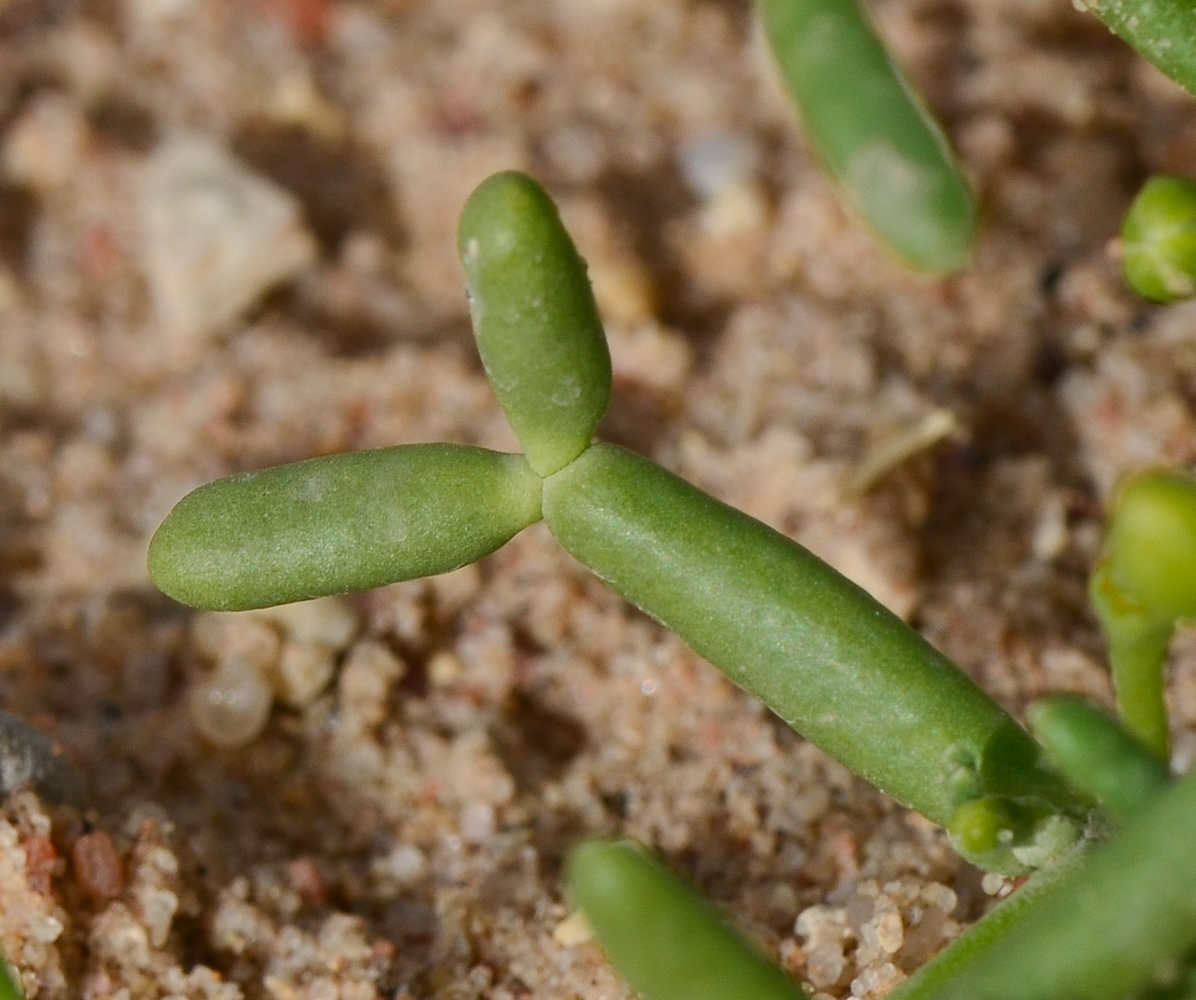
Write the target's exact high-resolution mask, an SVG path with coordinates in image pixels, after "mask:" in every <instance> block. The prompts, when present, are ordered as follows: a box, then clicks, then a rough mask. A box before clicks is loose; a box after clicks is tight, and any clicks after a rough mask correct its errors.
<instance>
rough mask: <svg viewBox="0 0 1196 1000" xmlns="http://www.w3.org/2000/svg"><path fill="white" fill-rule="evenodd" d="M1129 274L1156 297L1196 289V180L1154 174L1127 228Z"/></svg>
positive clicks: (1182, 295)
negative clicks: (1155, 175)
mask: <svg viewBox="0 0 1196 1000" xmlns="http://www.w3.org/2000/svg"><path fill="white" fill-rule="evenodd" d="M1121 241H1122V243H1123V244H1124V250H1125V261H1124V268H1125V280H1126V282H1127V284H1129V286H1130V287H1131V288H1132V289H1133V290H1134V291H1135V292H1137V293H1138V294H1139V295H1141V296H1142V297H1143V298H1147V299H1150V300H1151V301H1152V302H1175V301H1177V300H1178V299H1186V298H1190V297H1191V296H1193V295H1196V183H1193V182H1192V181H1190V180H1187V179H1185V178H1183V177H1168V176H1165V175H1160V176H1157V177H1152V178H1150V180H1148V181H1147V182H1146V183H1145V184H1144V185H1143V187H1142V190H1141V191H1139V192H1138V197H1137V198H1135V199H1134V203H1133V204H1132V205H1131V206H1130V210H1129V212H1128V213H1127V215H1126V217H1125V223H1124V224H1123V226H1122V229H1121Z"/></svg>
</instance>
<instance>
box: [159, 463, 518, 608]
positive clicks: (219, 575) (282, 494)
mask: <svg viewBox="0 0 1196 1000" xmlns="http://www.w3.org/2000/svg"><path fill="white" fill-rule="evenodd" d="M539 518H540V477H539V476H537V475H536V474H535V473H534V472H532V471H531V469H530V468H528V465H527V462H525V461H524V459H523V456H522V455H503V454H499V453H498V452H493V451H487V450H486V449H484V448H473V447H469V446H467V445H454V444H422V445H401V446H398V447H395V448H381V449H377V450H374V451H359V452H351V453H348V454H344V455H329V456H325V457H323V458H313V459H310V460H308V461H306V462H295V463H293V464H291V465H283V466H278V467H277V468H273V469H263V470H262V471H260V472H248V473H241V474H239V475H235V476H229V477H227V478H225V479H219V480H217V481H216V482H214V483H208V484H207V485H206V486H201V487H199V489H197V490H194V491H192V492H191V493H189V494H187V496H185V497H183V499H182V500H180V501H179V502H178V504H177V505H176V506H175V508H174V510H172V511H171V512H170V515H169V516H168V517H167V518H166V520H165V521H164V522H163V523H162V525H161V526H160V527H159V528H158V530H157V532H156V533H155V534H154V537H153V540H152V541H151V542H150V548H149V570H150V576H151V577H152V578H153V580H154V582H155V583H156V584H157V585H158V587H159V588H161V590H162V591H164V592H165V593H166V594H168V595H169V596H171V597H173V598H174V599H175V600H177V601H181V602H182V603H184V604H189V605H191V606H192V607H197V608H208V609H212V610H219V611H240V610H245V609H248V608H261V607H269V606H271V605H274V604H285V603H287V602H289V601H301V600H305V599H307V598H311V597H321V596H323V595H325V594H342V593H346V592H348V591H352V590H365V589H367V588H370V587H380V586H382V585H384V584H388V583H395V582H396V581H398V580H411V579H415V578H417V577H421V576H431V575H433V574H436V573H445V572H447V571H449V570H452V569H456V568H457V567H459V566H464V565H465V564H466V563H470V562H474V561H476V560H478V559H481V558H482V557H483V556H485V555H488V554H489V553H491V552H493V551H494V550H495V549H497V548H498V547H499V546H500V545H503V544H504V543H505V542H506V541H507V540H508V539H510V538H511V536H513V535H514V534H515V533H516V532H518V531H521V530H522V529H523V528H525V527H527V525H529V524H531V523H532V522H534V521H537V520H539Z"/></svg>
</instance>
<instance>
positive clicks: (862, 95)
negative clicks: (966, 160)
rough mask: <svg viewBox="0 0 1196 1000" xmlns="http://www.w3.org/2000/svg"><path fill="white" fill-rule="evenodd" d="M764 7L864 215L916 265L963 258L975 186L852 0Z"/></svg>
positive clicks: (769, 2)
mask: <svg viewBox="0 0 1196 1000" xmlns="http://www.w3.org/2000/svg"><path fill="white" fill-rule="evenodd" d="M760 15H761V19H762V21H763V22H764V30H765V33H766V34H767V36H768V40H769V43H770V44H771V46H772V51H773V54H774V55H775V57H776V60H777V63H778V65H779V66H780V69H781V76H782V77H783V79H784V81H785V84H786V86H787V88H788V90H789V94H790V96H791V97H792V98H793V101H794V102H795V104H796V105H797V109H798V113H799V114H800V116H801V120H802V124H803V125H804V127H805V132H806V136H807V137H808V138H809V140H810V143H811V144H812V145H813V147H814V149H815V151H816V152H817V153H818V155H819V157H820V158H821V159H822V161H823V163H824V164H825V165H826V167H827V169H828V170H830V172H831V173H832V174H833V175H834V176H835V177H836V178H837V179H838V180H839V182H840V183H841V184H842V185H843V188H844V191H845V193H846V195H847V198H848V200H849V201H850V202H851V204H852V205H853V206H854V207H855V209H856V211H858V212H859V213H860V215H861V216H862V217H863V219H864V221H865V222H867V223H868V225H869V226H871V227H872V229H873V230H874V231H875V232H876V234H877V235H878V236H879V237H880V238H881V239H882V240H883V241H884V242H885V243H887V244H888V245H889V247H890V248H891V249H892V250H893V252H894V253H896V254H897V256H899V257H900V258H901V259H902V260H904V261H905V262H906V263H907V264H909V265H910V266H912V267H915V268H918V269H919V270H924V271H932V272H938V273H945V272H950V271H955V270H958V269H959V268H962V267H964V266H965V265H966V264H967V261H968V257H969V254H970V252H971V246H972V240H973V238H974V235H975V223H976V220H975V209H974V207H973V204H972V197H971V194H970V193H969V191H968V186H967V184H966V182H965V181H964V179H963V176H962V175H961V174H960V172H959V168H958V167H957V166H956V164H955V159H954V157H953V155H952V153H951V149H950V146H949V145H948V143H947V140H946V138H945V137H944V135H943V133H942V130H941V129H940V128H939V126H938V125H937V123H936V122H935V121H934V119H933V118H932V117H931V116H930V114H929V112H928V111H927V110H926V109H925V108H924V107H923V106H922V104H921V102H920V101H919V100H918V98H917V96H916V95H915V94H914V93H913V90H912V88H911V87H910V85H909V83H908V82H907V81H906V80H905V78H904V76H903V75H902V73H901V71H900V70H899V69H898V68H897V67H896V66H895V65H894V64H893V62H892V60H891V59H890V58H889V55H888V53H887V52H886V51H885V48H884V46H883V45H882V44H881V42H880V39H879V38H877V36H876V33H875V31H874V30H873V29H872V26H871V25H870V24H869V23H868V19H867V17H866V15H865V14H864V12H863V11H862V10H861V9H860V7H859V5H858V4H857V3H856V2H855V0H761V2H760Z"/></svg>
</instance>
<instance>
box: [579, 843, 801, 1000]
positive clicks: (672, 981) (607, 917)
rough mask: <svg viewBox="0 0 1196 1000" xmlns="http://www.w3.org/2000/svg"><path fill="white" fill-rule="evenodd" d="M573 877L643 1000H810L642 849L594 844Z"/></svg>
mask: <svg viewBox="0 0 1196 1000" xmlns="http://www.w3.org/2000/svg"><path fill="white" fill-rule="evenodd" d="M566 878H567V880H568V885H569V895H570V897H571V898H572V899H573V901H574V902H575V903H576V904H577V905H578V906H580V907H581V911H582V913H584V914H585V917H586V920H587V921H588V922H589V924H590V926H591V928H593V931H594V936H595V937H596V938H597V939H598V943H599V944H600V945H602V950H603V951H605V952H606V954H607V957H608V958H610V961H611V964H612V965H614V967H615V969H616V970H617V971H618V973H619V975H621V976H622V977H623V978H624V979H626V980H627V982H628V983H630V985H631V987H632V989H634V990H635V991H636V993H638V994H640V996H642V997H643V998H644V1000H803V998H804V996H805V994H804V993H803V992H802V990H801V988H800V987H798V985H797V984H796V983H794V982H793V981H792V980H791V979H789V977H788V976H786V975H785V973H784V972H782V971H781V970H780V969H779V968H778V967H777V966H776V965H774V964H773V963H772V962H770V961H769V960H768V959H767V958H765V957H764V956H763V955H761V954H760V953H759V952H758V951H756V949H755V948H753V947H752V946H751V945H749V944H748V943H747V942H746V941H745V940H744V939H743V938H742V937H741V936H740V935H739V933H738V932H736V931H735V930H734V929H733V928H732V927H731V926H730V925H729V924H728V923H727V921H726V920H725V919H724V918H723V917H722V915H721V914H720V913H719V912H718V911H717V910H716V909H715V908H714V907H713V906H712V905H711V904H710V903H709V902H708V901H707V900H706V899H704V898H703V897H702V896H701V895H700V894H699V893H698V892H697V891H696V890H695V889H694V888H693V887H692V886H690V885H689V884H687V883H686V882H685V881H683V880H682V879H680V878H678V877H677V876H676V875H674V874H672V873H671V872H669V871H668V870H667V869H666V868H665V867H664V866H663V865H661V864H660V863H659V862H657V861H655V860H654V859H653V858H652V857H651V856H650V855H649V854H648V853H647V851H645V850H644V849H643V848H641V847H639V846H638V845H636V844H632V843H630V842H628V841H610V840H591V841H587V842H585V843H583V844H581V845H580V846H579V847H577V848H576V849H575V850H574V851H573V853H572V855H571V856H570V858H569V862H568V866H567V871H566Z"/></svg>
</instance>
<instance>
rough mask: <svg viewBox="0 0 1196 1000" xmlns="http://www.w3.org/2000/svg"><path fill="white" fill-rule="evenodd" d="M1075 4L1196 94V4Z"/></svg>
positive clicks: (1131, 0)
mask: <svg viewBox="0 0 1196 1000" xmlns="http://www.w3.org/2000/svg"><path fill="white" fill-rule="evenodd" d="M1078 6H1081V7H1083V8H1084V9H1086V10H1089V11H1091V12H1092V13H1093V14H1095V15H1096V16H1097V17H1099V18H1100V19H1101V20H1102V21H1104V22H1105V24H1107V25H1108V26H1109V27H1110V28H1111V29H1112V30H1113V31H1115V32H1116V33H1117V34H1118V35H1120V36H1121V37H1122V38H1123V39H1125V41H1127V42H1128V43H1129V44H1130V45H1132V46H1133V47H1134V48H1135V49H1137V50H1138V52H1139V53H1140V54H1141V55H1142V56H1143V57H1144V58H1146V59H1148V60H1149V61H1150V62H1152V63H1154V64H1155V65H1156V66H1157V67H1158V68H1159V69H1161V70H1162V71H1163V72H1164V73H1166V74H1167V75H1168V76H1169V77H1171V79H1172V80H1175V81H1176V82H1177V83H1179V84H1180V85H1181V86H1183V87H1186V88H1187V90H1188V91H1189V92H1190V93H1193V94H1196V4H1193V3H1192V0H1082V2H1081V3H1079V4H1078Z"/></svg>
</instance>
